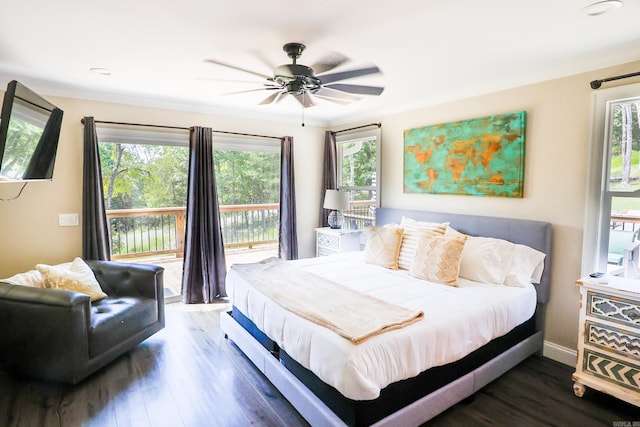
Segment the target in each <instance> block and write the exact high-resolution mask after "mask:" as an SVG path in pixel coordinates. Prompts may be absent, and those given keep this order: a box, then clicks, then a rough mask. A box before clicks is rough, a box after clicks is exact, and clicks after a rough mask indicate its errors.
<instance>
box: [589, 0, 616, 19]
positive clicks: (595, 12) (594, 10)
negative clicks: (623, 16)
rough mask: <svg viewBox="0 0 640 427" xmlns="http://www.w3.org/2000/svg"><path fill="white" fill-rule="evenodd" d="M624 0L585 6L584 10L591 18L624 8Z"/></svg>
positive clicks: (606, 1)
mask: <svg viewBox="0 0 640 427" xmlns="http://www.w3.org/2000/svg"><path fill="white" fill-rule="evenodd" d="M623 4H624V3H623V2H622V0H604V1H599V2H595V3H591V4H590V5H587V6H585V7H584V8H583V9H582V10H583V11H584V13H586V14H587V15H589V16H599V15H603V14H605V13H607V12H609V11H611V10H613V9H619V8H621V7H622V6H623Z"/></svg>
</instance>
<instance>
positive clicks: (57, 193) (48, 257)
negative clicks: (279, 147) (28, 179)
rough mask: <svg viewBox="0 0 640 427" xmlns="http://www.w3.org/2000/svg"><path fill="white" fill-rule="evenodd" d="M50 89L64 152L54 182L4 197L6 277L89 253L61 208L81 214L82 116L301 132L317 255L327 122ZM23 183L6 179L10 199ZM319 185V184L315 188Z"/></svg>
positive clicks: (1, 254) (302, 229) (0, 258)
mask: <svg viewBox="0 0 640 427" xmlns="http://www.w3.org/2000/svg"><path fill="white" fill-rule="evenodd" d="M44 97H45V98H46V99H47V100H49V101H51V102H52V103H54V104H55V105H56V106H58V107H60V108H61V109H62V110H63V111H64V117H63V123H62V131H61V135H60V143H59V147H58V155H57V158H56V165H55V169H54V175H53V180H52V181H51V182H32V183H29V184H28V185H27V186H26V188H25V189H24V191H23V193H22V195H21V196H20V197H18V198H17V199H16V200H12V201H0V236H2V237H1V241H2V244H1V245H0V277H8V276H11V275H13V274H15V273H18V272H21V271H26V270H29V269H32V268H34V266H35V264H36V263H48V264H53V263H59V262H65V261H68V260H71V259H73V257H76V256H81V255H82V243H81V238H82V236H81V234H82V230H81V227H80V226H78V227H59V226H58V214H60V213H78V214H79V215H80V217H81V216H82V205H81V203H82V124H81V123H80V119H81V118H82V117H84V116H93V117H95V118H96V120H105V121H123V122H134V123H153V124H162V125H171V126H181V127H189V126H194V125H200V126H211V127H212V128H214V129H219V130H226V131H235V132H246V133H257V134H262V135H271V136H285V135H291V136H293V138H294V161H295V164H294V169H295V171H296V177H295V179H296V199H297V204H298V240H299V246H300V256H301V257H310V256H313V255H314V237H315V236H314V231H313V228H314V227H317V221H318V213H317V211H318V206H319V203H320V198H319V187H320V181H319V176H320V174H321V173H322V153H323V148H322V147H323V144H324V130H323V129H320V128H318V127H314V126H310V125H308V124H307V125H306V126H305V127H302V126H300V125H299V124H289V123H280V122H274V121H268V120H254V119H246V118H229V117H216V116H212V115H210V114H199V113H188V112H176V111H168V110H160V109H153V108H142V107H134V106H126V105H120V104H109V103H101V102H92V101H84V100H77V99H70V98H55V97H49V96H46V95H44ZM20 186H21V184H14V183H2V184H0V198H2V199H9V198H12V197H14V196H15V195H17V194H18V192H19V191H20ZM309 189H313V191H309Z"/></svg>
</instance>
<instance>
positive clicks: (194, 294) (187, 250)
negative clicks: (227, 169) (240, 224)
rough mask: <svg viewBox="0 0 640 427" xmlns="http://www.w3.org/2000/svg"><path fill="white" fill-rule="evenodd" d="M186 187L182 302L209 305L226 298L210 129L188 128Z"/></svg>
mask: <svg viewBox="0 0 640 427" xmlns="http://www.w3.org/2000/svg"><path fill="white" fill-rule="evenodd" d="M187 185H188V187H187V220H186V230H185V244H184V264H183V275H182V302H184V303H185V304H195V303H210V302H214V301H215V300H216V299H218V298H222V297H226V296H227V294H226V288H225V278H226V275H227V266H226V262H225V259H224V244H223V241H222V230H221V229H220V211H219V208H218V194H217V192H216V179H215V175H214V170H213V135H212V132H211V128H208V127H200V126H194V127H192V128H191V129H190V135H189V178H188V184H187Z"/></svg>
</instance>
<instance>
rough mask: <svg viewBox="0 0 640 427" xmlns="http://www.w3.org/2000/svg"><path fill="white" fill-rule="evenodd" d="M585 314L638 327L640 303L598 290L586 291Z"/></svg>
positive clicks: (639, 324)
mask: <svg viewBox="0 0 640 427" xmlns="http://www.w3.org/2000/svg"><path fill="white" fill-rule="evenodd" d="M587 315H588V316H594V317H597V318H599V319H606V320H609V321H611V322H615V323H619V324H622V325H627V326H632V327H635V328H637V327H640V303H639V302H638V301H633V300H629V299H625V298H620V297H614V296H611V295H606V294H601V293H598V292H593V291H589V292H587Z"/></svg>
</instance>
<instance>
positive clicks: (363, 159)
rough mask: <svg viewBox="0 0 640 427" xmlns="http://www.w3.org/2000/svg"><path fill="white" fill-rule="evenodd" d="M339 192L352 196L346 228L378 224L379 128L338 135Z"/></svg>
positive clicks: (346, 216)
mask: <svg viewBox="0 0 640 427" xmlns="http://www.w3.org/2000/svg"><path fill="white" fill-rule="evenodd" d="M336 151H337V159H338V165H337V169H338V189H339V190H342V191H346V192H348V193H349V209H347V210H346V211H344V212H343V214H344V217H345V225H344V227H345V228H354V229H358V228H365V227H369V226H371V225H373V224H374V223H375V208H376V207H378V206H380V194H379V186H378V183H379V182H380V129H379V128H378V129H375V130H373V131H368V132H358V133H351V134H347V135H344V136H342V135H339V134H338V135H337V137H336Z"/></svg>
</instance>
